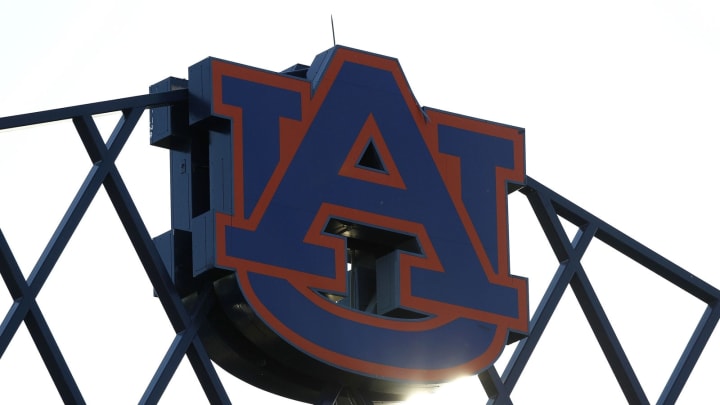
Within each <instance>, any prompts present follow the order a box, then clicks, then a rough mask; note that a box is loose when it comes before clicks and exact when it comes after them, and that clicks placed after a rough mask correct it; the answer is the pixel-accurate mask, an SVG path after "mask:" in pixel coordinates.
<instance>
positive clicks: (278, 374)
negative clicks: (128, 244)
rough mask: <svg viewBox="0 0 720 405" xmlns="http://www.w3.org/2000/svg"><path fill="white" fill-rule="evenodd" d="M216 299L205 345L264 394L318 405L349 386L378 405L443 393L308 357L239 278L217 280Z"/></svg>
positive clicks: (203, 334)
mask: <svg viewBox="0 0 720 405" xmlns="http://www.w3.org/2000/svg"><path fill="white" fill-rule="evenodd" d="M215 294H216V296H217V299H218V305H216V306H215V307H214V308H213V309H212V310H211V313H210V314H209V316H208V318H207V319H208V322H206V323H205V324H204V325H203V327H202V328H201V331H200V336H201V338H202V340H203V344H204V346H205V348H206V349H207V351H208V354H209V355H210V357H211V358H212V360H213V361H214V362H215V363H217V364H218V365H220V366H221V367H222V368H223V369H225V370H226V371H227V372H229V373H230V374H232V375H234V376H235V377H237V378H240V379H242V380H243V381H245V382H247V383H249V384H252V385H254V386H256V387H258V388H260V389H262V390H265V391H269V392H273V393H275V394H277V395H281V396H284V397H287V398H290V399H293V400H296V401H302V402H307V403H318V402H319V401H320V400H322V399H323V398H325V396H326V395H327V390H328V388H329V387H345V388H348V389H350V390H352V391H353V392H355V393H360V394H361V395H362V397H363V398H364V399H366V400H369V401H375V402H377V401H379V402H383V401H387V402H395V401H403V400H405V399H406V398H407V397H408V396H410V395H412V394H414V393H417V392H420V391H428V390H430V391H431V390H434V389H436V388H437V384H433V383H422V382H415V383H413V382H408V381H396V380H389V379H386V378H382V377H380V376H377V375H375V376H373V375H367V376H364V375H358V374H357V373H356V372H352V371H348V370H343V369H340V368H337V367H333V366H331V365H329V364H327V363H326V362H324V361H320V360H317V359H315V358H313V357H311V356H308V355H307V354H305V353H304V352H302V351H300V350H298V349H297V348H296V347H294V346H292V345H290V344H288V343H287V342H286V341H285V339H284V338H282V337H281V336H279V335H278V334H277V333H275V332H274V331H273V330H271V329H270V328H268V327H267V325H266V323H265V322H264V321H263V320H262V319H260V318H259V317H258V314H257V313H256V312H255V311H253V309H252V308H251V307H250V304H249V303H248V300H246V299H245V297H244V295H243V294H242V292H241V290H240V286H239V284H238V279H237V274H231V275H228V276H225V277H223V278H221V279H219V280H217V281H216V282H215ZM329 337H330V336H329ZM407 377H410V375H408V376H407ZM342 395H344V394H342V393H341V397H342Z"/></svg>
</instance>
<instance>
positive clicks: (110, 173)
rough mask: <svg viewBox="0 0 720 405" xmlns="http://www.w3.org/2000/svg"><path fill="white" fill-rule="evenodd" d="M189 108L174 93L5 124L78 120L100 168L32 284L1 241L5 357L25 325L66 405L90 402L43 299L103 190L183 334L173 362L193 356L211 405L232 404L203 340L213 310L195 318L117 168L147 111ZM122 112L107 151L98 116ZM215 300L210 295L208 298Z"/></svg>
mask: <svg viewBox="0 0 720 405" xmlns="http://www.w3.org/2000/svg"><path fill="white" fill-rule="evenodd" d="M186 101H187V92H186V91H171V92H167V93H156V94H150V95H146V96H137V97H130V98H126V99H120V100H110V101H105V102H101V103H94V104H88V105H83V106H77V107H68V108H61V109H57V110H51V111H44V112H39V113H32V114H24V115H21V116H15V117H7V118H2V119H0V128H12V127H17V126H24V125H33V124H39V123H43V122H50V121H57V120H62V119H69V118H71V119H72V120H73V123H74V124H75V128H76V130H77V132H78V134H79V135H80V138H81V140H82V142H83V144H84V146H85V148H86V150H87V152H88V155H89V156H90V159H91V161H92V163H93V166H92V168H91V169H90V172H89V173H88V175H87V176H86V178H85V181H84V182H83V184H82V186H81V187H80V189H79V190H78V192H77V194H76V196H75V198H74V199H73V201H72V203H71V204H70V207H69V208H68V210H67V211H66V213H65V215H64V216H63V218H62V220H61V222H60V224H59V225H58V227H57V228H56V230H55V232H54V233H53V236H52V237H51V239H50V242H49V243H48V244H47V246H46V248H45V250H44V251H43V253H42V254H41V256H40V259H38V262H37V264H36V265H35V267H34V268H33V271H32V273H31V274H30V277H28V279H27V280H25V279H24V277H23V275H22V273H21V271H20V269H19V267H18V266H17V263H16V261H15V259H14V256H13V255H12V252H11V250H10V248H9V246H8V244H7V243H6V241H5V239H4V237H2V234H1V233H0V275H2V278H3V280H4V281H5V284H6V285H7V287H8V289H9V291H10V293H11V296H12V297H13V299H14V300H15V301H14V303H13V305H12V306H11V308H10V310H9V311H8V313H7V315H6V316H5V318H4V320H3V322H2V324H0V356H1V355H2V353H3V352H4V351H5V349H6V348H7V346H8V345H9V342H10V341H11V340H12V338H13V336H14V335H15V332H16V331H17V329H18V328H19V326H20V323H22V322H23V321H25V323H26V325H27V327H28V329H29V331H30V333H31V336H32V337H33V340H34V341H35V344H36V345H37V346H38V349H39V351H40V353H41V355H42V357H43V360H44V361H45V364H46V367H47V368H48V371H49V372H50V374H51V376H52V378H53V380H54V381H55V385H56V387H57V389H58V391H59V392H60V394H61V397H62V398H63V401H64V402H66V403H84V400H83V399H82V396H81V395H80V391H79V389H78V387H77V384H76V383H75V381H74V380H73V378H72V374H71V373H70V371H69V368H68V367H67V364H66V363H65V361H64V359H63V357H62V354H61V352H60V350H59V348H58V347H57V344H56V343H55V340H54V338H53V336H52V333H51V332H50V330H49V328H48V326H47V323H46V322H45V320H44V318H43V317H42V314H41V312H40V310H39V307H38V306H37V303H36V297H37V295H38V293H39V291H40V289H41V288H42V286H43V284H44V283H45V281H46V280H47V278H48V276H49V274H50V272H51V271H52V269H53V267H54V266H55V263H56V262H57V260H58V258H59V256H60V254H61V253H62V252H63V250H64V248H65V246H66V245H67V243H68V241H69V239H70V237H71V236H72V234H73V233H74V231H75V229H76V228H77V226H78V224H79V222H80V220H81V219H82V217H83V216H84V214H85V212H86V211H87V208H88V206H89V205H90V203H91V202H92V200H93V198H94V197H95V195H96V194H97V191H98V190H99V188H100V185H101V184H102V185H103V186H104V187H105V189H106V191H107V193H108V195H109V197H110V200H111V201H112V203H113V205H114V207H115V210H116V211H117V214H118V216H119V218H120V220H121V222H122V224H123V226H124V228H125V230H126V233H127V234H128V236H129V238H130V240H131V243H132V244H133V246H134V248H135V250H136V252H137V253H138V256H139V258H140V260H141V262H142V264H143V267H144V268H145V271H146V273H147V275H148V277H149V279H150V281H151V283H152V285H153V287H154V289H155V291H156V293H157V295H158V298H159V299H160V302H161V303H162V305H163V307H164V309H165V312H166V313H167V315H168V318H169V319H170V322H171V324H172V326H173V329H174V330H175V332H176V333H177V335H176V339H175V341H174V342H173V344H172V346H171V349H170V351H169V353H168V356H169V357H171V358H182V356H183V355H187V356H188V359H189V360H190V363H191V364H192V366H193V368H194V370H195V373H196V374H197V376H198V379H199V380H200V383H201V385H202V387H203V389H204V391H205V393H206V395H207V397H208V399H209V400H210V402H211V403H222V404H225V403H230V401H229V398H228V397H227V394H226V392H225V390H224V388H223V386H222V384H221V382H220V380H219V377H218V376H217V373H216V372H215V369H214V368H213V366H212V364H211V362H210V359H209V356H208V354H207V353H206V352H205V349H204V347H203V346H202V343H201V342H200V339H199V338H198V337H197V331H198V329H199V324H200V322H201V320H202V319H204V317H205V315H206V312H207V305H208V304H205V305H196V310H195V311H194V313H193V315H192V316H190V315H188V312H187V309H186V308H185V307H184V306H183V304H182V301H181V300H180V297H179V294H178V293H177V291H176V290H175V287H174V285H173V284H172V281H171V280H170V277H169V275H168V273H167V271H166V270H165V267H164V264H163V262H162V259H161V258H160V255H159V253H158V252H157V249H156V248H155V245H154V244H153V243H152V239H151V237H150V235H149V233H148V232H147V229H146V227H145V225H144V223H143V221H142V218H141V217H140V214H139V212H138V210H137V208H136V207H135V204H134V202H133V200H132V198H131V196H130V194H129V192H128V190H127V188H126V187H125V184H124V182H123V180H122V177H121V176H120V174H119V172H118V170H117V168H116V166H115V160H116V158H117V157H118V155H119V153H120V151H121V150H122V148H123V146H124V145H125V143H126V141H127V139H128V137H129V136H130V134H131V133H132V131H133V129H134V128H135V125H136V124H137V122H138V120H139V119H140V117H141V115H142V114H143V112H144V111H145V109H146V108H148V107H156V106H162V105H172V104H176V103H179V102H186ZM116 110H121V111H122V117H121V118H120V120H119V122H118V124H117V125H116V127H115V129H114V131H113V133H112V135H111V136H110V138H109V140H108V143H107V144H105V143H104V142H103V140H102V137H101V136H100V132H99V131H98V129H97V126H96V125H95V122H94V120H93V119H92V114H96V113H101V112H109V111H116ZM207 294H210V293H209V292H206V295H207ZM203 302H208V299H207V298H203ZM178 363H179V362H178ZM177 366H178V364H176V363H175V362H170V363H168V362H167V361H164V362H163V364H161V365H160V368H159V370H158V373H156V377H157V376H158V375H160V376H167V377H166V378H165V377H162V378H154V379H153V381H152V382H151V383H150V386H149V387H148V390H147V392H146V395H145V396H144V397H143V399H142V400H141V403H156V402H157V401H158V400H159V398H160V396H161V395H162V392H164V390H165V388H166V387H167V384H168V382H169V378H170V377H171V376H172V374H173V373H174V371H175V369H176V368H177Z"/></svg>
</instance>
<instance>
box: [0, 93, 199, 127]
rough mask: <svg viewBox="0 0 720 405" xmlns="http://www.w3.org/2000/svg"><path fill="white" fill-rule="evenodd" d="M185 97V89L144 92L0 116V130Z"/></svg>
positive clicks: (184, 99) (169, 102)
mask: <svg viewBox="0 0 720 405" xmlns="http://www.w3.org/2000/svg"><path fill="white" fill-rule="evenodd" d="M187 98H188V94H187V90H172V91H167V92H164V93H153V94H144V95H141V96H134V97H126V98H118V99H115V100H107V101H100V102H97V103H89V104H82V105H76V106H72V107H63V108H56V109H52V110H46V111H39V112H33V113H28V114H19V115H12V116H9V117H2V118H0V130H3V129H9V128H18V127H24V126H28V125H36V124H44V123H47V122H54V121H62V120H67V119H72V118H75V117H81V116H84V115H96V114H104V113H108V112H113V111H121V110H127V109H132V108H143V109H144V108H154V107H162V106H167V105H172V104H177V103H183V102H187Z"/></svg>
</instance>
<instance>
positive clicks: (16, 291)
mask: <svg viewBox="0 0 720 405" xmlns="http://www.w3.org/2000/svg"><path fill="white" fill-rule="evenodd" d="M0 275H2V278H3V279H4V281H5V284H6V285H7V286H8V289H9V290H10V295H11V296H12V297H13V299H14V300H15V302H14V303H13V307H12V308H11V311H12V309H14V308H16V307H18V306H19V304H18V300H22V299H23V297H24V296H25V295H26V294H27V292H28V290H29V288H28V285H27V282H26V281H25V278H24V277H23V275H22V272H21V271H20V267H19V266H18V265H17V262H16V261H15V257H14V256H13V254H12V252H11V250H10V246H8V244H7V241H6V240H5V236H4V235H3V234H2V231H0ZM31 301H32V302H31V304H30V305H29V309H28V312H27V314H26V315H25V317H24V321H25V326H26V327H27V329H28V331H29V332H30V336H31V337H32V339H33V342H34V343H35V346H36V347H37V349H38V351H39V352H40V356H41V357H42V359H43V362H44V363H45V367H47V369H48V371H49V373H50V377H51V378H52V380H53V382H54V383H55V386H56V387H57V390H58V393H59V394H60V398H62V400H63V401H64V402H65V403H74V404H84V403H85V400H84V399H83V397H82V394H81V393H80V389H79V388H78V386H77V383H76V382H75V380H74V378H73V376H72V373H70V369H69V368H68V365H67V363H66V362H65V359H64V358H63V356H62V354H61V353H60V349H59V347H58V345H57V343H56V342H55V338H54V337H53V335H52V333H51V332H50V327H49V326H48V324H47V322H46V321H45V318H44V317H43V316H42V313H41V312H40V308H39V307H38V305H37V303H36V302H35V300H34V299H32V300H31ZM8 323H9V320H8V318H7V317H6V319H5V320H4V321H3V323H2V324H0V333H1V334H2V335H3V339H8V340H7V343H5V341H4V340H3V344H2V346H0V357H2V354H3V353H4V352H5V349H7V346H8V344H9V342H10V339H12V337H13V335H14V334H15V332H16V331H17V327H15V328H14V330H11V329H10V327H9V326H8ZM18 326H19V325H18ZM5 336H7V337H5Z"/></svg>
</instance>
